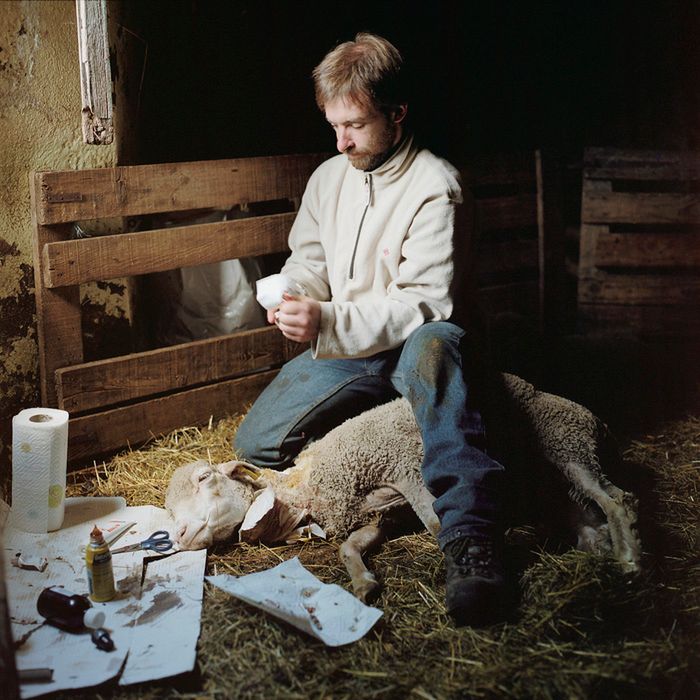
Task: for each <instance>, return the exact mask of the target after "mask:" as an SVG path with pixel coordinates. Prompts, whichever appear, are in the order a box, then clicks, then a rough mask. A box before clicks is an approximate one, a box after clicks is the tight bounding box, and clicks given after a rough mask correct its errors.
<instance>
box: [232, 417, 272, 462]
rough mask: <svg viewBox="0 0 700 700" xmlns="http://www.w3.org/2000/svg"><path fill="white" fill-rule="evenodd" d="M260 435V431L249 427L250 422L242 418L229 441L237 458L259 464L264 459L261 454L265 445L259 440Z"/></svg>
mask: <svg viewBox="0 0 700 700" xmlns="http://www.w3.org/2000/svg"><path fill="white" fill-rule="evenodd" d="M260 435H261V433H260V431H259V430H254V429H253V428H252V427H251V422H250V421H247V420H246V419H245V418H244V419H243V422H242V423H241V424H240V425H239V426H238V430H237V431H236V434H235V435H234V436H233V440H232V441H231V446H232V447H233V451H234V452H235V453H236V455H237V456H238V458H239V459H243V460H245V461H246V462H251V463H252V464H259V463H261V462H264V461H265V459H264V456H263V453H264V451H265V447H264V445H262V444H261V442H260Z"/></svg>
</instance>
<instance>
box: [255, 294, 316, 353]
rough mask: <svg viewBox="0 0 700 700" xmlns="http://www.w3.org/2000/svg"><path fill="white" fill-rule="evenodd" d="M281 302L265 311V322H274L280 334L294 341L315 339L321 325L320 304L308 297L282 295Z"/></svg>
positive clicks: (304, 341) (300, 341) (305, 341)
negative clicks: (274, 307)
mask: <svg viewBox="0 0 700 700" xmlns="http://www.w3.org/2000/svg"><path fill="white" fill-rule="evenodd" d="M282 299H283V301H282V303H281V304H280V305H279V306H278V307H277V308H276V309H270V310H269V311H268V312H267V322H268V323H274V324H276V325H277V328H279V329H280V331H282V335H283V336H284V337H285V338H289V340H293V341H294V342H296V343H308V342H310V341H312V340H316V338H317V337H318V331H319V328H320V327H321V305H320V304H319V303H318V302H317V301H316V300H315V299H311V298H310V297H302V296H292V295H291V294H286V293H285V294H283V295H282Z"/></svg>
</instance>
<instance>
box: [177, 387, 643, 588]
mask: <svg viewBox="0 0 700 700" xmlns="http://www.w3.org/2000/svg"><path fill="white" fill-rule="evenodd" d="M484 410H485V413H486V415H487V425H488V426H490V428H489V433H490V434H489V445H491V444H497V445H498V447H499V449H498V450H496V452H497V455H498V457H499V458H501V460H502V461H504V463H506V464H507V465H508V455H511V456H513V455H515V454H516V453H520V454H521V455H527V456H528V463H529V464H532V460H533V457H532V456H533V455H536V456H537V458H539V459H540V460H544V461H545V462H546V463H548V464H550V465H554V466H555V467H556V468H557V469H558V471H559V473H560V475H561V476H563V477H564V480H565V481H566V482H567V483H568V485H569V489H570V491H569V493H570V496H571V502H570V504H571V505H572V506H573V507H574V508H576V509H577V516H578V522H577V527H578V542H577V546H578V547H579V548H581V549H587V550H593V551H611V552H612V555H613V556H614V557H615V558H616V560H617V561H618V562H619V564H620V566H621V567H622V569H623V570H624V571H627V572H634V571H637V570H638V569H639V560H640V543H639V539H638V537H637V535H636V532H635V529H634V526H635V523H636V499H635V498H634V496H633V495H632V494H630V493H627V492H624V491H622V490H621V489H619V488H618V487H616V486H614V485H613V484H612V483H611V482H610V481H609V480H608V479H607V478H606V477H605V476H604V475H603V472H602V469H601V464H600V455H601V454H602V451H603V448H604V447H605V445H606V443H607V440H608V436H607V431H606V428H605V426H604V425H603V424H602V423H601V422H600V421H599V420H598V419H597V418H596V417H595V416H594V415H593V414H592V413H591V412H590V411H589V410H588V409H586V408H584V407H583V406H581V405H579V404H576V403H574V402H573V401H569V400H567V399H564V398H562V397H559V396H555V395H554V394H548V393H545V392H541V391H537V390H536V389H535V387H533V386H532V385H531V384H529V383H528V382H526V381H525V380H523V379H521V378H519V377H516V376H515V375H510V374H501V375H499V381H497V382H496V383H495V384H494V385H493V386H491V389H490V391H489V400H488V401H486V402H485V409H484ZM489 414H491V416H490V418H489V417H488V416H489ZM528 443H529V444H528ZM501 454H503V455H504V457H501ZM421 462H422V442H421V437H420V432H419V429H418V426H417V424H416V422H415V418H414V416H413V411H412V409H411V406H410V404H409V403H408V401H407V400H406V399H404V398H398V399H395V400H393V401H390V402H389V403H386V404H383V405H381V406H377V407H375V408H373V409H370V410H368V411H366V412H364V413H362V414H360V415H359V416H356V417H355V418H351V419H349V420H347V421H346V422H345V423H343V424H342V425H340V426H338V427H337V428H335V429H334V430H331V431H330V432H329V433H328V434H327V435H326V436H324V437H323V438H321V439H320V440H318V441H316V442H312V443H311V444H309V445H308V446H307V447H305V448H304V450H302V452H301V453H300V454H299V455H298V457H297V459H296V460H295V464H294V465H293V466H292V467H290V468H288V469H286V470H284V471H281V472H277V471H274V470H271V469H260V468H258V467H255V466H253V465H251V464H248V463H246V462H242V461H239V460H232V461H230V462H225V463H223V464H218V465H210V464H208V463H206V462H204V461H199V462H195V463H192V464H189V465H185V466H183V467H180V468H179V469H178V470H176V471H175V473H174V474H173V477H172V480H171V482H170V485H169V487H168V491H167V494H166V501H165V505H166V508H167V509H168V510H169V511H170V512H171V514H172V516H173V518H174V519H175V521H176V524H177V539H178V542H179V544H180V547H181V548H183V549H199V548H205V547H209V546H210V545H212V544H214V543H216V542H220V541H223V540H226V539H228V538H229V537H231V536H232V534H233V533H234V532H235V530H236V529H237V528H239V536H240V538H241V539H242V540H244V541H261V542H265V543H268V544H272V543H275V542H280V541H284V540H285V539H286V538H287V537H288V535H289V534H290V533H291V532H292V531H293V530H294V529H295V528H296V527H297V526H298V525H299V524H301V523H305V522H309V521H313V522H316V523H318V524H320V526H321V527H322V528H324V529H325V531H326V533H327V535H328V536H329V537H338V538H345V539H344V542H343V543H342V545H341V547H340V556H341V559H342V560H343V562H344V564H345V566H346V568H347V570H348V573H349V575H350V578H351V584H352V587H353V590H354V592H355V594H356V595H357V596H358V597H359V598H360V599H362V600H366V599H367V598H368V597H369V596H370V595H371V594H373V593H374V592H375V591H376V590H377V588H378V582H377V580H376V578H375V577H374V575H373V574H372V573H371V572H370V571H369V570H368V569H367V567H366V566H365V564H364V562H363V560H362V555H363V554H364V553H365V552H366V551H367V550H368V549H370V548H372V547H374V546H376V545H377V544H379V542H380V541H381V540H382V538H383V537H384V532H383V530H382V526H381V525H380V524H379V522H378V520H379V518H378V515H379V514H382V513H385V512H387V513H388V512H392V511H395V510H396V509H397V508H398V507H399V506H402V505H405V504H410V506H411V507H412V509H413V511H414V512H415V513H416V515H417V516H418V518H419V519H420V520H421V522H422V523H423V525H424V526H425V527H426V529H427V530H428V531H429V532H430V533H432V534H433V535H436V534H437V532H438V530H439V522H438V520H437V517H436V516H435V513H434V512H433V509H432V503H433V500H434V497H433V496H432V495H431V494H430V493H429V492H428V490H427V489H426V488H425V486H424V484H423V481H422V478H421V471H420V467H421ZM529 478H530V480H532V475H529ZM551 478H552V474H551V473H550V474H547V475H546V476H545V479H551Z"/></svg>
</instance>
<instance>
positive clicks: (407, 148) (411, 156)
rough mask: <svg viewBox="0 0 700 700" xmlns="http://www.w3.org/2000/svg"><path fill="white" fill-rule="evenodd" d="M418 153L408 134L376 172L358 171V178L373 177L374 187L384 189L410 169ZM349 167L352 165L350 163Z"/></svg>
mask: <svg viewBox="0 0 700 700" xmlns="http://www.w3.org/2000/svg"><path fill="white" fill-rule="evenodd" d="M417 153H418V149H417V148H416V147H415V146H414V145H413V136H412V135H411V134H406V135H405V136H404V137H403V140H402V141H400V142H399V145H398V148H397V149H396V151H395V152H394V153H393V154H392V155H391V156H390V157H389V158H388V159H387V160H385V161H384V162H383V163H382V164H381V165H380V166H379V167H378V168H376V169H375V170H367V171H364V170H356V171H355V172H356V173H357V175H358V177H361V178H363V179H364V178H365V177H366V176H367V175H371V176H372V186H373V187H375V188H376V187H382V186H384V185H389V184H391V183H392V182H395V181H396V180H398V179H399V178H400V177H401V176H402V175H403V174H404V173H405V172H406V171H407V170H408V169H409V168H410V167H411V164H412V163H413V161H414V160H415V157H416V155H417ZM348 167H349V168H352V165H350V163H348Z"/></svg>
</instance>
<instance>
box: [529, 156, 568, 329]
mask: <svg viewBox="0 0 700 700" xmlns="http://www.w3.org/2000/svg"><path fill="white" fill-rule="evenodd" d="M535 169H536V175H537V228H538V258H539V305H540V314H539V316H540V330H541V331H543V332H545V333H552V332H554V333H556V332H557V331H559V332H561V324H562V322H563V317H564V300H565V299H564V296H565V292H564V273H565V270H566V253H565V245H564V222H563V212H562V209H563V183H562V168H561V164H560V162H559V160H558V159H557V158H555V157H553V156H552V155H549V154H546V153H545V154H544V155H543V153H542V151H540V150H537V151H535Z"/></svg>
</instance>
